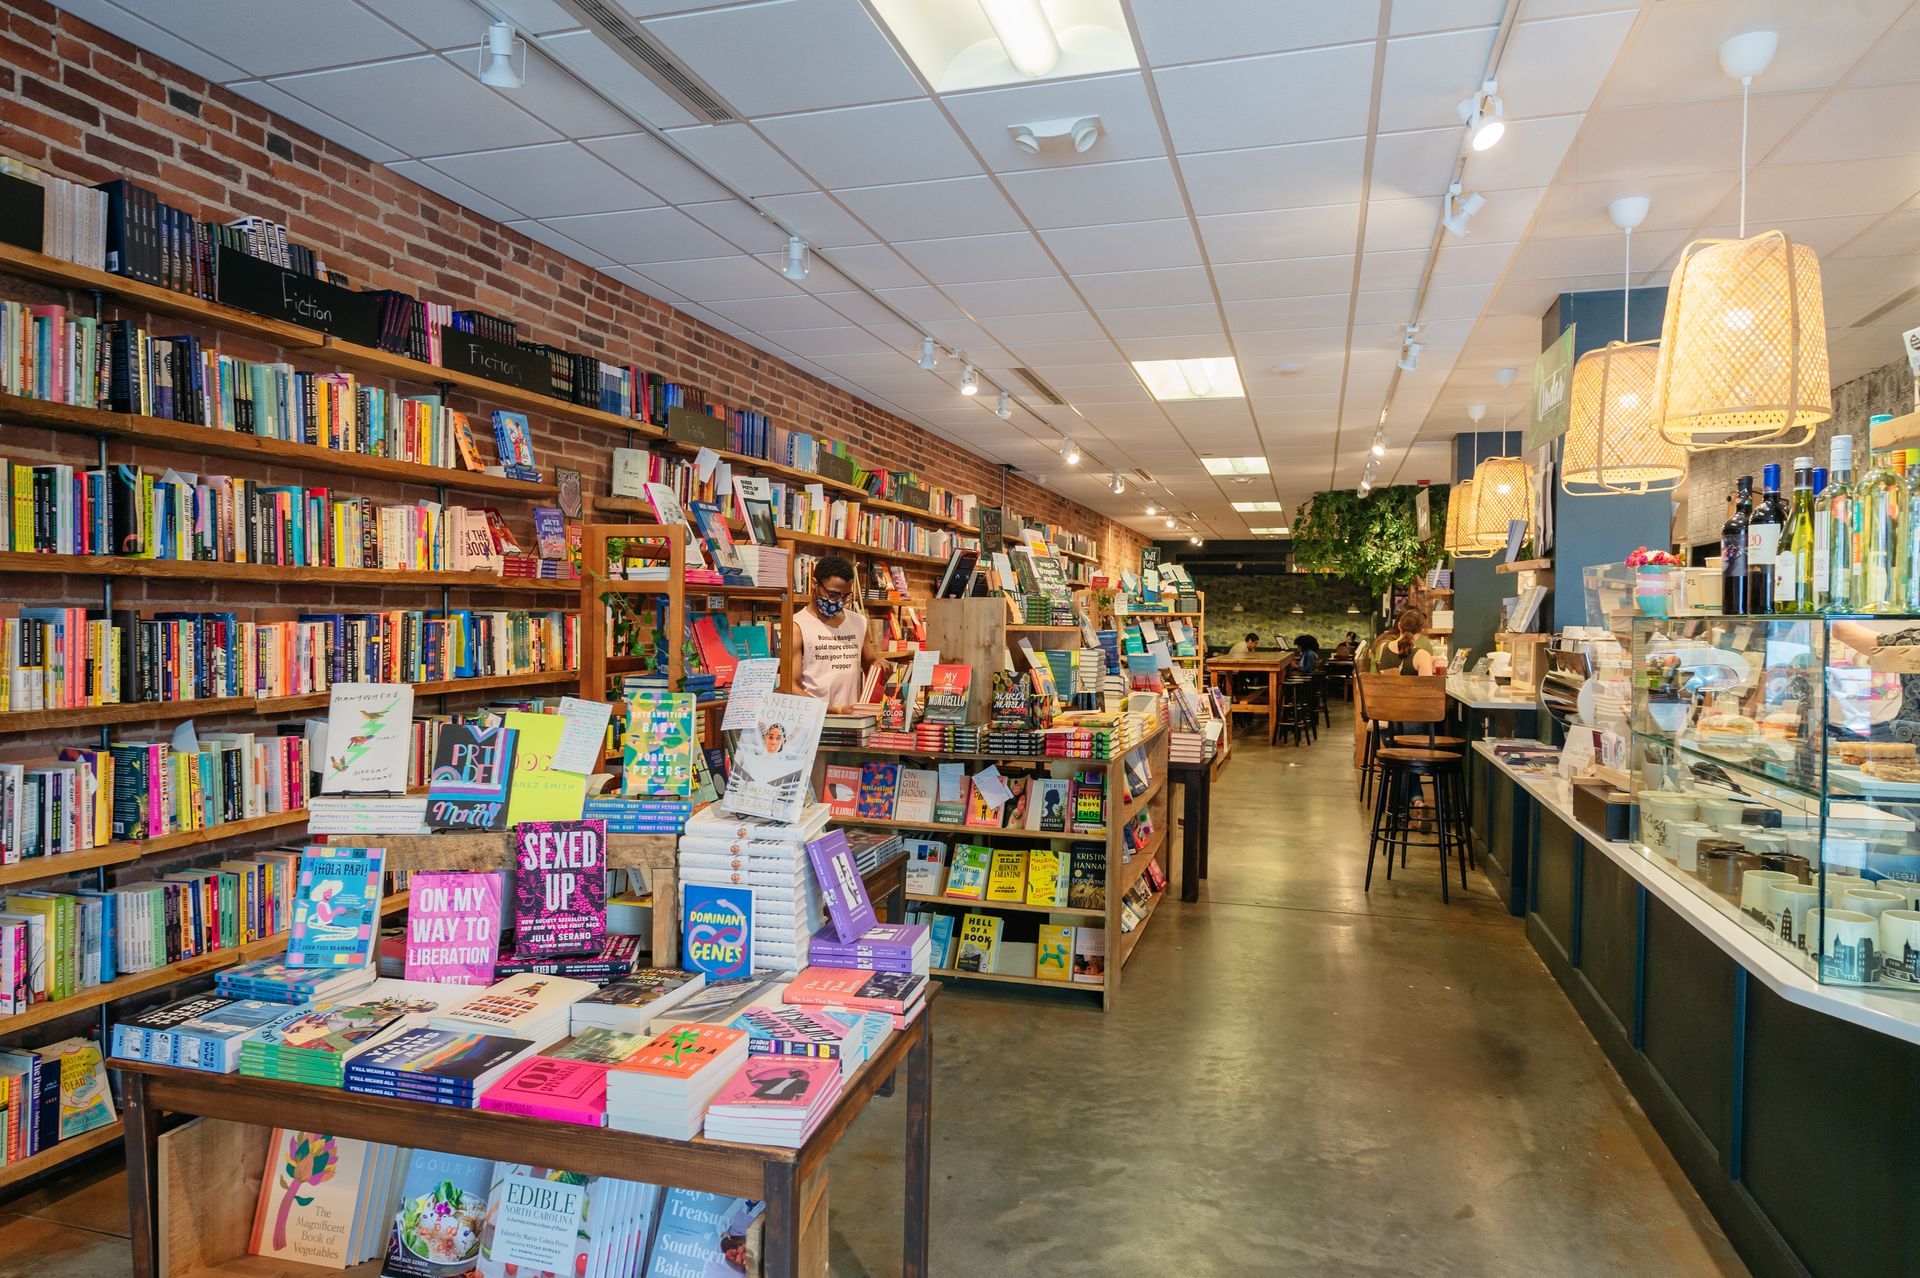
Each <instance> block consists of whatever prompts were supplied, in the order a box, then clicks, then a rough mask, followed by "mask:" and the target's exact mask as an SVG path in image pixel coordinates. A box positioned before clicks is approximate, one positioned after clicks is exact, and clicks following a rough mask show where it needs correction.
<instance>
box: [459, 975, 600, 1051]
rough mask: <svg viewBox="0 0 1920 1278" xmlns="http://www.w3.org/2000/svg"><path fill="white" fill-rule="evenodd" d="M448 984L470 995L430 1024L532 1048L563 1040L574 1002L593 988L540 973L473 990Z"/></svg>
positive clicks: (590, 985) (568, 979)
mask: <svg viewBox="0 0 1920 1278" xmlns="http://www.w3.org/2000/svg"><path fill="white" fill-rule="evenodd" d="M448 988H449V989H455V990H461V991H462V992H463V993H465V994H467V995H469V996H470V997H468V998H467V999H466V1000H465V1001H463V1002H457V1003H455V1004H453V1005H452V1006H451V1007H449V1008H447V1009H446V1010H444V1011H442V1012H440V1013H439V1014H437V1015H435V1016H434V1017H432V1019H430V1020H429V1021H428V1022H427V1024H428V1025H429V1026H430V1027H431V1028H433V1029H440V1030H453V1031H456V1032H458V1033H481V1034H498V1035H501V1036H503V1037H508V1038H524V1039H526V1040H527V1041H528V1042H530V1043H532V1044H533V1046H534V1048H535V1050H538V1049H540V1048H542V1047H545V1046H546V1045H547V1044H549V1043H556V1042H558V1041H560V1040H561V1039H563V1038H565V1037H566V1036H567V1022H568V1018H569V1015H570V1014H571V1012H572V1010H573V1005H574V1004H575V1003H577V1002H579V1001H580V1000H581V999H583V998H586V997H587V996H588V995H589V994H592V993H594V992H595V987H594V986H593V985H592V984H591V983H590V982H587V981H576V980H574V979H573V978H572V977H568V976H546V975H543V974H542V973H539V972H522V973H520V974H519V975H517V976H509V977H506V978H504V979H502V980H498V981H495V982H494V983H493V984H491V985H489V986H487V987H486V988H485V989H483V990H478V991H475V990H472V989H468V988H463V987H461V986H449V987H448Z"/></svg>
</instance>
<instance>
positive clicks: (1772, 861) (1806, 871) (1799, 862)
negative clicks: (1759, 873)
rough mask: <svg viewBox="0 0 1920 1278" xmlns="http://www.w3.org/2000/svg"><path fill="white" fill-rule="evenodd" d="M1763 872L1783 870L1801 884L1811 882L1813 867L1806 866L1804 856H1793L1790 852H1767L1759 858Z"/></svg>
mask: <svg viewBox="0 0 1920 1278" xmlns="http://www.w3.org/2000/svg"><path fill="white" fill-rule="evenodd" d="M1760 868H1761V869H1763V870H1785V871H1786V872H1787V873H1788V874H1790V875H1792V876H1793V877H1794V878H1796V879H1798V880H1800V882H1802V883H1811V882H1813V867H1812V866H1810V865H1808V864H1807V858H1805V857H1804V856H1795V855H1794V854H1793V853H1791V852H1769V853H1767V854H1766V855H1765V856H1763V857H1761V858H1760Z"/></svg>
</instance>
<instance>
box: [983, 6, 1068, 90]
mask: <svg viewBox="0 0 1920 1278" xmlns="http://www.w3.org/2000/svg"><path fill="white" fill-rule="evenodd" d="M980 8H981V10H982V11H983V12H985V14H986V15H987V21H988V22H990V23H992V24H993V34H994V35H995V36H997V37H999V40H1000V45H1001V47H1002V48H1004V49H1005V50H1006V51H1007V61H1009V62H1011V63H1013V66H1014V69H1015V70H1016V71H1018V72H1019V73H1020V74H1021V75H1024V76H1029V77H1031V76H1041V75H1045V74H1046V73H1047V72H1049V71H1051V70H1053V68H1054V66H1055V65H1056V64H1058V63H1059V61H1060V37H1059V36H1058V35H1056V34H1055V33H1054V30H1053V23H1051V22H1049V21H1048V20H1047V11H1046V9H1045V8H1043V7H1042V6H1041V4H1040V0H980Z"/></svg>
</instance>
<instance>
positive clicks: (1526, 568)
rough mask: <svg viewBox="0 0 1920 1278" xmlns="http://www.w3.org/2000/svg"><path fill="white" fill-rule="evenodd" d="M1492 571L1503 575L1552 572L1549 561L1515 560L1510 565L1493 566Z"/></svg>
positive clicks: (1551, 563) (1550, 561)
mask: <svg viewBox="0 0 1920 1278" xmlns="http://www.w3.org/2000/svg"><path fill="white" fill-rule="evenodd" d="M1493 570H1494V571H1495V572H1497V573H1500V574H1502V575H1505V574H1507V573H1516V572H1552V571H1553V560H1551V559H1516V560H1514V561H1513V562H1512V563H1510V564H1495V565H1494V566H1493Z"/></svg>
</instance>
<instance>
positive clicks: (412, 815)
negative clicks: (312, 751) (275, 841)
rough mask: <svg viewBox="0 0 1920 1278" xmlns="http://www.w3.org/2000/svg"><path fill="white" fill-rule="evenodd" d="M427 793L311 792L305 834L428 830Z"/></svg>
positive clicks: (429, 832)
mask: <svg viewBox="0 0 1920 1278" xmlns="http://www.w3.org/2000/svg"><path fill="white" fill-rule="evenodd" d="M432 832H433V831H432V827H430V826H429V825H428V824H427V796H426V795H424V794H417V795H409V794H395V795H318V794H317V795H315V796H314V797H313V798H311V799H309V800H307V833H309V834H431V833H432Z"/></svg>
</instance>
